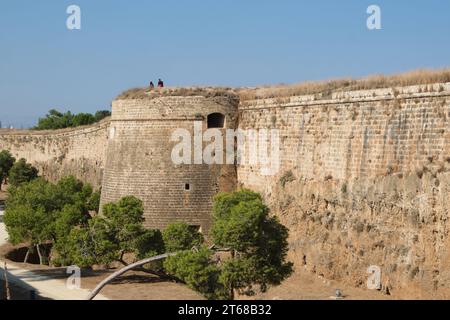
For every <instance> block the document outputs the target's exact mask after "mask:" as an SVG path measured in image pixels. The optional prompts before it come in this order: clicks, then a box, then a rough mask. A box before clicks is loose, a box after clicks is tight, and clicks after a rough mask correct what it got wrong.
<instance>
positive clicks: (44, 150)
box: [0, 119, 109, 188]
mask: <svg viewBox="0 0 450 320" xmlns="http://www.w3.org/2000/svg"><path fill="white" fill-rule="evenodd" d="M108 127H109V119H105V120H103V121H101V122H99V123H97V124H95V125H92V126H86V127H81V128H74V129H64V130H54V131H32V130H7V129H0V150H9V151H10V152H11V153H12V154H13V156H14V157H15V158H16V159H17V160H18V159H20V158H24V159H26V160H27V161H28V162H30V163H32V164H33V165H34V166H35V167H36V168H38V169H39V174H40V175H42V176H43V177H45V178H46V179H49V180H50V181H57V180H59V179H60V178H61V177H64V176H67V175H74V176H76V177H77V178H79V179H80V180H82V181H84V182H88V183H90V184H92V185H93V186H94V187H95V188H99V187H100V186H101V184H102V177H103V170H104V168H105V160H106V147H107V141H108V140H107V138H108Z"/></svg>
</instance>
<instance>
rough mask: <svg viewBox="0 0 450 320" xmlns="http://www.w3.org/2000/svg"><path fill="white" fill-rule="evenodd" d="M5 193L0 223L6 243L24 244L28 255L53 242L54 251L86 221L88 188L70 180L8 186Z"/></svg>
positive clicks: (39, 181)
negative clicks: (3, 227) (2, 217)
mask: <svg viewBox="0 0 450 320" xmlns="http://www.w3.org/2000/svg"><path fill="white" fill-rule="evenodd" d="M8 193H9V197H8V199H7V201H6V204H7V205H6V211H5V216H4V222H5V225H6V228H7V231H8V234H9V240H10V241H11V242H12V243H13V244H19V243H26V244H27V245H28V246H29V248H30V251H31V250H32V249H34V248H36V249H37V250H38V253H39V255H41V252H39V246H40V245H42V244H44V243H46V242H53V243H54V244H55V248H56V249H58V248H61V246H59V241H60V240H64V239H65V238H66V237H67V236H68V234H69V233H70V232H71V230H72V229H73V228H76V227H79V226H82V225H85V224H86V223H87V221H88V219H89V218H90V216H89V212H88V209H87V206H86V202H87V200H88V199H89V197H90V196H91V194H92V187H90V186H89V185H84V184H83V183H81V182H80V181H78V180H77V179H75V178H74V177H66V178H63V179H61V180H60V181H59V182H58V183H57V184H53V183H50V182H48V181H45V180H44V179H42V178H37V179H34V180H32V181H30V182H24V183H22V184H19V185H12V186H11V187H10V188H9V189H8ZM43 258H48V257H43ZM44 260H45V259H44ZM41 263H44V261H43V260H41Z"/></svg>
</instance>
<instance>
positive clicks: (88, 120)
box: [72, 113, 96, 127]
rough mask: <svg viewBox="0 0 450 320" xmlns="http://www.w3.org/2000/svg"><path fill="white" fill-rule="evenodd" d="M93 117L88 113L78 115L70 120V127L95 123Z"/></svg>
mask: <svg viewBox="0 0 450 320" xmlns="http://www.w3.org/2000/svg"><path fill="white" fill-rule="evenodd" d="M95 122H96V120H95V117H94V116H93V115H92V114H90V113H78V114H76V115H75V116H74V117H73V119H72V126H73V127H79V126H85V125H89V124H93V123H95Z"/></svg>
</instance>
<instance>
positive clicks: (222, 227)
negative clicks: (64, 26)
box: [164, 190, 292, 299]
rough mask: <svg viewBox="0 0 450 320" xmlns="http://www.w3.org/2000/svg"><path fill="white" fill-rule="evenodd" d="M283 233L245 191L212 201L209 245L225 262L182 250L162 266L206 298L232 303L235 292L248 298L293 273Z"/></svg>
mask: <svg viewBox="0 0 450 320" xmlns="http://www.w3.org/2000/svg"><path fill="white" fill-rule="evenodd" d="M287 238H288V230H287V228H286V227H284V226H283V225H282V224H281V223H280V222H279V221H278V219H277V218H276V217H271V216H270V215H269V209H268V208H267V206H266V205H265V204H264V203H263V201H262V198H261V196H260V195H259V194H257V193H254V192H252V191H249V190H242V191H239V192H235V193H221V194H219V195H218V196H217V197H216V198H215V201H214V210H213V225H212V228H211V230H210V239H209V240H210V241H211V242H212V243H214V247H219V248H222V250H223V251H227V252H228V253H229V257H228V258H226V259H224V260H223V261H221V259H220V256H215V253H214V252H213V251H212V250H209V249H208V248H206V247H203V246H202V247H201V248H200V249H199V250H198V249H197V250H194V251H192V250H185V251H182V252H181V253H179V254H178V255H176V256H173V257H170V258H168V259H167V260H166V261H165V263H164V266H165V268H166V269H167V271H168V272H169V273H172V274H174V275H175V276H176V277H178V278H180V279H181V280H183V281H184V282H186V284H187V285H188V286H189V287H191V288H193V289H195V290H197V291H199V292H201V293H202V294H204V295H205V296H206V297H208V298H213V299H223V298H228V299H231V298H233V297H234V294H235V291H237V292H239V293H241V294H246V295H253V294H254V293H255V289H256V288H255V287H257V288H258V289H259V290H261V291H262V292H264V291H266V290H267V289H268V287H269V286H270V285H278V284H280V283H281V282H282V281H283V280H284V279H286V278H287V277H288V276H289V275H290V274H291V273H292V263H290V262H286V256H287V252H288V242H287Z"/></svg>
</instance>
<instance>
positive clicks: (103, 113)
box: [94, 110, 111, 122]
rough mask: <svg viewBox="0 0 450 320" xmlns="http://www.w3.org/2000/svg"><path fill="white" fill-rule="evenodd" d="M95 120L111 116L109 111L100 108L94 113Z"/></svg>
mask: <svg viewBox="0 0 450 320" xmlns="http://www.w3.org/2000/svg"><path fill="white" fill-rule="evenodd" d="M94 116H95V121H97V122H98V121H101V120H103V119H105V118H107V117H110V116H111V111H108V110H100V111H97V112H96V113H95V115H94Z"/></svg>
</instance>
